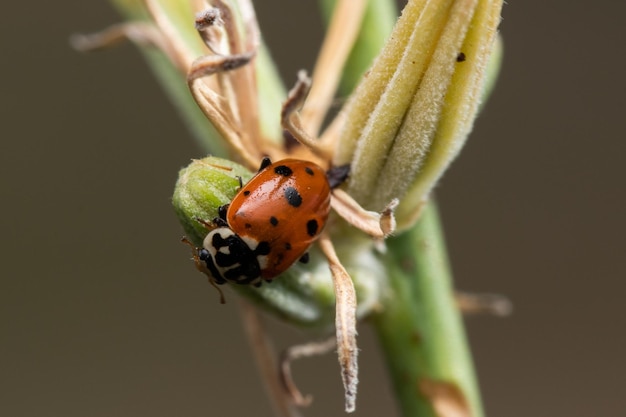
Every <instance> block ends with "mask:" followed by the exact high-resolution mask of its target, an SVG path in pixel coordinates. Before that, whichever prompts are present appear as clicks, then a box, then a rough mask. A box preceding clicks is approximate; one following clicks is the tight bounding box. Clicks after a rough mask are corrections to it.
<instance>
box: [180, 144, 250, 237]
mask: <svg viewBox="0 0 626 417" xmlns="http://www.w3.org/2000/svg"><path fill="white" fill-rule="evenodd" d="M252 176H253V174H252V173H250V171H248V170H247V169H246V168H244V167H242V166H241V165H239V164H236V163H234V162H231V161H228V160H226V159H222V158H216V157H213V156H209V157H207V158H204V159H199V160H194V161H192V162H191V164H189V166H187V167H186V168H183V169H181V170H180V172H179V173H178V181H176V187H175V188H174V196H173V197H172V204H173V205H174V210H175V211H176V214H177V215H178V220H179V221H180V223H181V225H182V226H183V229H184V230H185V234H186V235H187V238H188V239H189V240H190V241H191V242H193V244H194V245H196V246H202V241H203V239H204V237H205V236H206V234H207V233H208V230H207V228H206V226H205V225H203V224H202V223H200V222H199V221H198V219H200V220H205V221H211V220H213V219H214V218H216V217H218V212H217V211H218V208H219V207H220V206H223V205H224V204H228V203H230V201H231V200H232V199H233V197H234V196H235V194H237V190H238V189H239V181H240V180H239V178H241V181H243V182H244V183H245V182H246V181H248V180H249V179H250V178H252Z"/></svg>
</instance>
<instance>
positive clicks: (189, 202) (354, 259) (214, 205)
mask: <svg viewBox="0 0 626 417" xmlns="http://www.w3.org/2000/svg"><path fill="white" fill-rule="evenodd" d="M253 175H254V174H253V173H251V172H250V171H248V170H247V169H246V168H244V167H243V166H241V165H238V164H236V163H234V162H231V161H228V160H225V159H222V158H216V157H207V158H204V159H200V160H194V161H193V162H192V163H191V164H190V165H189V166H188V167H186V168H183V169H182V170H181V171H180V173H179V177H178V181H177V182H176V187H175V190H174V196H173V198H172V203H173V205H174V210H175V211H176V214H177V215H178V219H179V221H180V223H181V225H182V226H183V229H184V230H185V233H186V235H187V238H188V239H189V240H190V241H191V242H193V244H194V245H196V246H201V245H202V242H203V240H204V237H205V236H206V235H207V233H208V230H207V227H206V226H205V225H203V224H202V223H201V222H200V221H198V219H200V220H206V221H211V220H212V219H214V218H215V217H217V216H218V208H219V207H220V206H222V205H224V204H228V203H230V201H231V200H232V199H233V197H234V196H235V195H236V194H237V191H238V190H239V186H240V182H239V178H241V180H242V182H243V183H246V182H247V181H248V180H249V179H250V178H252V176H253ZM362 245H363V246H367V247H369V246H371V241H370V240H369V239H363V242H362ZM357 246H358V245H357ZM354 247H355V243H354V242H351V243H350V245H346V246H345V247H342V246H340V247H338V248H337V250H338V252H340V254H341V256H342V259H343V260H345V267H346V269H347V270H348V272H349V273H350V275H351V276H352V277H353V278H354V281H355V288H356V292H357V298H358V299H359V307H358V311H357V316H359V317H362V316H364V315H366V314H368V313H369V312H371V311H372V310H373V309H375V308H377V307H378V305H379V299H380V287H381V282H380V281H381V279H382V278H383V277H384V276H385V275H384V272H383V269H382V268H381V266H380V263H379V261H378V259H377V257H376V256H375V255H374V254H373V253H372V251H370V250H354V249H355V248H354ZM309 254H310V260H309V262H308V263H307V264H306V265H303V264H298V263H296V264H295V265H293V266H292V267H291V268H289V270H287V271H286V272H285V273H283V274H282V275H280V276H279V277H276V278H275V279H274V280H273V281H272V282H271V283H269V282H267V283H263V285H261V287H259V288H255V287H252V286H242V285H232V287H233V288H235V290H237V292H239V293H240V294H242V295H244V296H246V297H248V298H249V299H251V300H252V301H253V302H254V303H255V304H257V305H259V306H261V307H262V308H264V309H265V310H268V311H270V312H272V313H273V314H274V315H276V316H278V317H280V318H282V319H284V320H286V321H288V322H292V323H296V324H299V325H303V326H307V327H317V328H330V327H331V326H333V325H334V319H335V294H334V286H333V280H332V276H331V273H330V269H329V267H328V263H327V261H326V258H325V257H324V256H323V255H322V254H321V253H320V251H319V250H318V249H317V248H316V246H315V245H313V247H312V248H311V249H310V250H309ZM190 271H191V269H190Z"/></svg>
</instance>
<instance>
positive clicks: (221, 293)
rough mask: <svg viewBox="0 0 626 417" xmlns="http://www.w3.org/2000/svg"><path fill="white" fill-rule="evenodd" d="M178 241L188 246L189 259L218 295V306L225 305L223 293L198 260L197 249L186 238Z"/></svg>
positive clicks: (204, 265)
mask: <svg viewBox="0 0 626 417" xmlns="http://www.w3.org/2000/svg"><path fill="white" fill-rule="evenodd" d="M180 241H181V242H183V243H184V244H185V245H189V246H190V247H191V257H192V258H193V261H194V263H195V264H196V269H197V270H198V271H200V272H202V273H203V274H204V275H206V276H207V278H208V279H209V284H211V285H212V286H213V288H215V289H216V290H217V292H218V293H219V294H220V304H226V298H225V297H224V292H223V291H222V289H221V288H220V287H218V286H217V284H216V283H215V280H214V279H213V277H211V273H210V272H209V271H208V270H207V267H206V264H205V263H204V262H203V261H202V259H200V256H199V255H198V248H197V247H195V246H194V244H193V243H191V241H190V240H189V239H187V236H183V237H182V238H181V239H180Z"/></svg>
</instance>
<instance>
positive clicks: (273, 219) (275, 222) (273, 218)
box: [270, 216, 278, 226]
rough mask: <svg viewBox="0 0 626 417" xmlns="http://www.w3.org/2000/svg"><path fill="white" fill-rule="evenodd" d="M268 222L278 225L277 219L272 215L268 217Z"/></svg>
mask: <svg viewBox="0 0 626 417" xmlns="http://www.w3.org/2000/svg"><path fill="white" fill-rule="evenodd" d="M270 223H271V224H272V226H276V225H278V219H277V218H276V217H274V216H272V217H270Z"/></svg>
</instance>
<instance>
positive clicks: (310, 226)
mask: <svg viewBox="0 0 626 417" xmlns="http://www.w3.org/2000/svg"><path fill="white" fill-rule="evenodd" d="M317 228H318V224H317V220H315V219H312V220H309V221H308V222H306V232H307V233H308V234H309V236H311V237H313V236H315V235H316V234H317Z"/></svg>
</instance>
